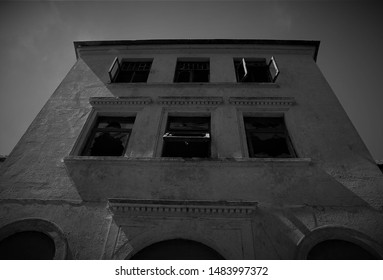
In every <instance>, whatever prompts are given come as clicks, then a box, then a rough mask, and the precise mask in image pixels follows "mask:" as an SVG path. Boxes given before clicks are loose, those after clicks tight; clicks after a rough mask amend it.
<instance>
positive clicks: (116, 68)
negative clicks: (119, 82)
mask: <svg viewBox="0 0 383 280" xmlns="http://www.w3.org/2000/svg"><path fill="white" fill-rule="evenodd" d="M118 72H120V61H119V60H118V57H115V58H114V60H113V62H112V65H110V68H109V71H108V73H109V79H110V82H111V83H112V82H113V81H114V78H115V77H116V75H117V74H118Z"/></svg>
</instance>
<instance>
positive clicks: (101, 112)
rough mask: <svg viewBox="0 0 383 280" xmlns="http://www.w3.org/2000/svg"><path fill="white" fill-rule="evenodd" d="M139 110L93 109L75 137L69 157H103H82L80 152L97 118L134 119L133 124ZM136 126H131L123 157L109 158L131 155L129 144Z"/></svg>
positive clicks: (106, 107) (133, 108)
mask: <svg viewBox="0 0 383 280" xmlns="http://www.w3.org/2000/svg"><path fill="white" fill-rule="evenodd" d="M139 111H140V109H138V108H135V107H130V106H127V107H126V108H124V109H123V110H122V109H121V108H120V107H119V108H115V109H114V108H113V109H112V110H111V108H110V107H108V106H105V107H104V106H101V107H96V108H95V107H93V108H92V111H91V112H90V114H89V116H88V118H87V120H86V121H85V123H84V125H83V127H82V128H81V131H80V133H79V135H78V137H77V140H76V142H75V144H74V146H73V148H72V150H71V152H70V153H69V155H70V156H79V157H82V158H85V157H92V158H93V157H103V156H84V155H82V151H84V149H85V146H86V145H87V144H88V142H89V139H90V138H89V137H90V136H91V134H92V129H93V128H94V127H95V125H96V122H97V119H98V118H99V117H135V122H136V120H137V116H138V113H139ZM136 130H137V128H136V126H135V125H134V124H133V127H132V130H131V133H130V136H129V139H128V141H127V145H126V147H125V149H124V152H123V155H122V156H111V157H113V158H120V157H124V156H127V155H129V154H130V153H131V150H132V147H131V143H132V142H133V138H134V137H135V134H136Z"/></svg>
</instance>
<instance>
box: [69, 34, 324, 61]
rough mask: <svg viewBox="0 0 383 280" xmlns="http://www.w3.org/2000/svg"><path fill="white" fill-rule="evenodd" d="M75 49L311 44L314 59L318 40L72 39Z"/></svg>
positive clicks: (318, 43)
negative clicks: (136, 46)
mask: <svg viewBox="0 0 383 280" xmlns="http://www.w3.org/2000/svg"><path fill="white" fill-rule="evenodd" d="M73 44H74V48H75V52H76V57H77V49H78V48H82V47H97V46H117V45H127V46H134V45H190V44H193V45H205V44H206V45H212V44H226V45H227V44H241V45H246V44H249V45H250V44H257V45H282V46H287V45H289V46H299V45H301V46H311V47H315V53H314V60H315V61H316V60H317V56H318V51H319V45H320V41H317V40H274V39H151V40H106V41H74V42H73Z"/></svg>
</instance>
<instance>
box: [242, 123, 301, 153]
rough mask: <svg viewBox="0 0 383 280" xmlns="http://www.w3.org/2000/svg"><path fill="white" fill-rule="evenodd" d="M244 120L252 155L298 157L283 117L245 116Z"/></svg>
mask: <svg viewBox="0 0 383 280" xmlns="http://www.w3.org/2000/svg"><path fill="white" fill-rule="evenodd" d="M244 122H245V130H246V139H247V146H248V149H249V156H250V157H254V158H292V157H296V156H295V152H294V149H293V146H292V144H291V141H290V138H289V135H288V132H287V129H286V126H285V122H284V119H283V117H245V118H244Z"/></svg>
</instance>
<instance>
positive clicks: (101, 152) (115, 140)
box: [82, 117, 134, 156]
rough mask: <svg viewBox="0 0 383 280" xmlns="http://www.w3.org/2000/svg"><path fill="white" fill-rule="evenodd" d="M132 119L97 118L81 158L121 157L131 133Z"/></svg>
mask: <svg viewBox="0 0 383 280" xmlns="http://www.w3.org/2000/svg"><path fill="white" fill-rule="evenodd" d="M133 123H134V117H99V118H98V119H97V121H96V125H95V126H94V128H93V130H92V132H91V134H90V137H89V139H88V142H87V144H86V146H85V149H84V151H83V153H82V155H83V156H123V155H124V153H125V150H126V146H127V144H128V140H129V137H130V134H131V131H132V127H133Z"/></svg>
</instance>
